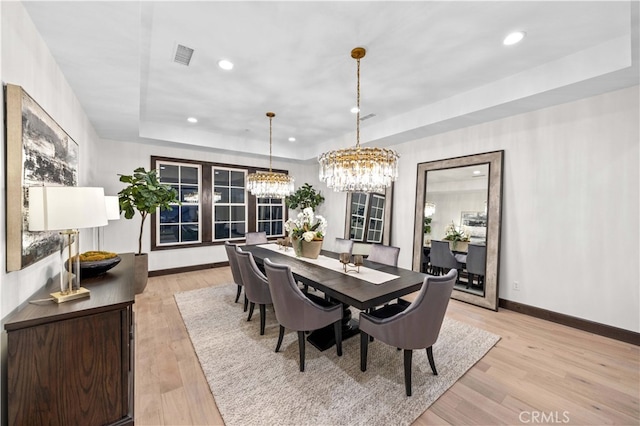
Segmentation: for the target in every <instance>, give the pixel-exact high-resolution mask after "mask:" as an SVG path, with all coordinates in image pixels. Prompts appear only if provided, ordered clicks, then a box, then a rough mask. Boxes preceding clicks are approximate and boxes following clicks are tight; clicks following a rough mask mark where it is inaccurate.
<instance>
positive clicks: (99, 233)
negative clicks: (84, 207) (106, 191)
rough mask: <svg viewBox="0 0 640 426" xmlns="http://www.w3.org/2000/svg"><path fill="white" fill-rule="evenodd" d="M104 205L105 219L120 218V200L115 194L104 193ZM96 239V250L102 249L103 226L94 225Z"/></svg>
mask: <svg viewBox="0 0 640 426" xmlns="http://www.w3.org/2000/svg"><path fill="white" fill-rule="evenodd" d="M104 206H105V208H106V209H107V220H118V219H120V202H119V201H118V196H117V195H105V196H104ZM95 238H96V241H97V243H98V251H102V242H103V240H104V227H103V226H98V227H96V235H95Z"/></svg>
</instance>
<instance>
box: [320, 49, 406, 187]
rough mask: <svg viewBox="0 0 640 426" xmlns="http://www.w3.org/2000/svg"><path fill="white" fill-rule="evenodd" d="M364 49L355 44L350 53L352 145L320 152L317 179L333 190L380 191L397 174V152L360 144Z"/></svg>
mask: <svg viewBox="0 0 640 426" xmlns="http://www.w3.org/2000/svg"><path fill="white" fill-rule="evenodd" d="M366 52H367V51H366V50H365V49H364V48H363V47H356V48H355V49H353V50H352V51H351V57H352V58H353V59H355V60H356V61H357V63H358V74H357V75H358V85H357V106H356V108H357V112H356V146H355V148H343V149H338V150H335V151H329V152H325V153H324V154H322V155H320V157H319V158H318V161H319V162H320V180H321V181H324V182H326V183H327V186H328V187H329V188H333V190H334V191H337V192H354V191H355V192H384V191H385V188H386V187H388V186H390V185H391V183H392V182H393V181H394V180H396V178H397V177H398V157H399V155H398V153H397V152H395V151H394V150H392V149H387V148H373V147H361V146H360V59H362V58H364V55H365V54H366Z"/></svg>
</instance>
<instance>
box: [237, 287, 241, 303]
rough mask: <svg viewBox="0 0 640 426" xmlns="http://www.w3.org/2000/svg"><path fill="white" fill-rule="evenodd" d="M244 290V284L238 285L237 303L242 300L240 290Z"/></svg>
mask: <svg viewBox="0 0 640 426" xmlns="http://www.w3.org/2000/svg"><path fill="white" fill-rule="evenodd" d="M241 291H242V286H241V285H238V292H237V293H236V303H238V300H240V292H241Z"/></svg>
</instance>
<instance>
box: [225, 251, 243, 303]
mask: <svg viewBox="0 0 640 426" xmlns="http://www.w3.org/2000/svg"><path fill="white" fill-rule="evenodd" d="M224 249H225V251H226V252H227V258H228V259H229V266H230V267H231V275H232V276H233V282H234V283H235V284H236V285H237V286H238V292H237V293H236V303H238V299H240V293H241V292H242V287H243V286H244V283H243V281H242V275H240V268H239V267H238V258H237V257H236V245H235V244H231V243H230V242H229V241H225V242H224ZM248 303H249V301H248V300H247V296H246V293H245V297H244V311H245V312H247V305H248Z"/></svg>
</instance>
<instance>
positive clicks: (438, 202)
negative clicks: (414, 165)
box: [413, 151, 503, 310]
mask: <svg viewBox="0 0 640 426" xmlns="http://www.w3.org/2000/svg"><path fill="white" fill-rule="evenodd" d="M502 159H503V151H496V152H489V153H485V154H476V155H469V156H465V157H457V158H452V159H448V160H439V161H432V162H429V163H422V164H419V165H418V180H417V187H416V223H415V230H416V232H415V239H414V256H413V269H414V270H420V271H422V272H425V273H430V274H436V275H437V274H440V273H442V272H446V271H448V270H449V269H452V268H455V269H457V270H458V275H459V277H458V282H457V283H456V285H455V287H454V292H453V294H452V296H451V297H453V298H454V299H459V300H463V301H465V302H469V303H473V304H476V305H479V306H483V307H486V308H489V309H493V310H497V303H498V271H499V268H498V266H499V253H500V249H499V246H500V225H501V215H502V212H501V205H502V201H501V198H502V163H503V160H502Z"/></svg>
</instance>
